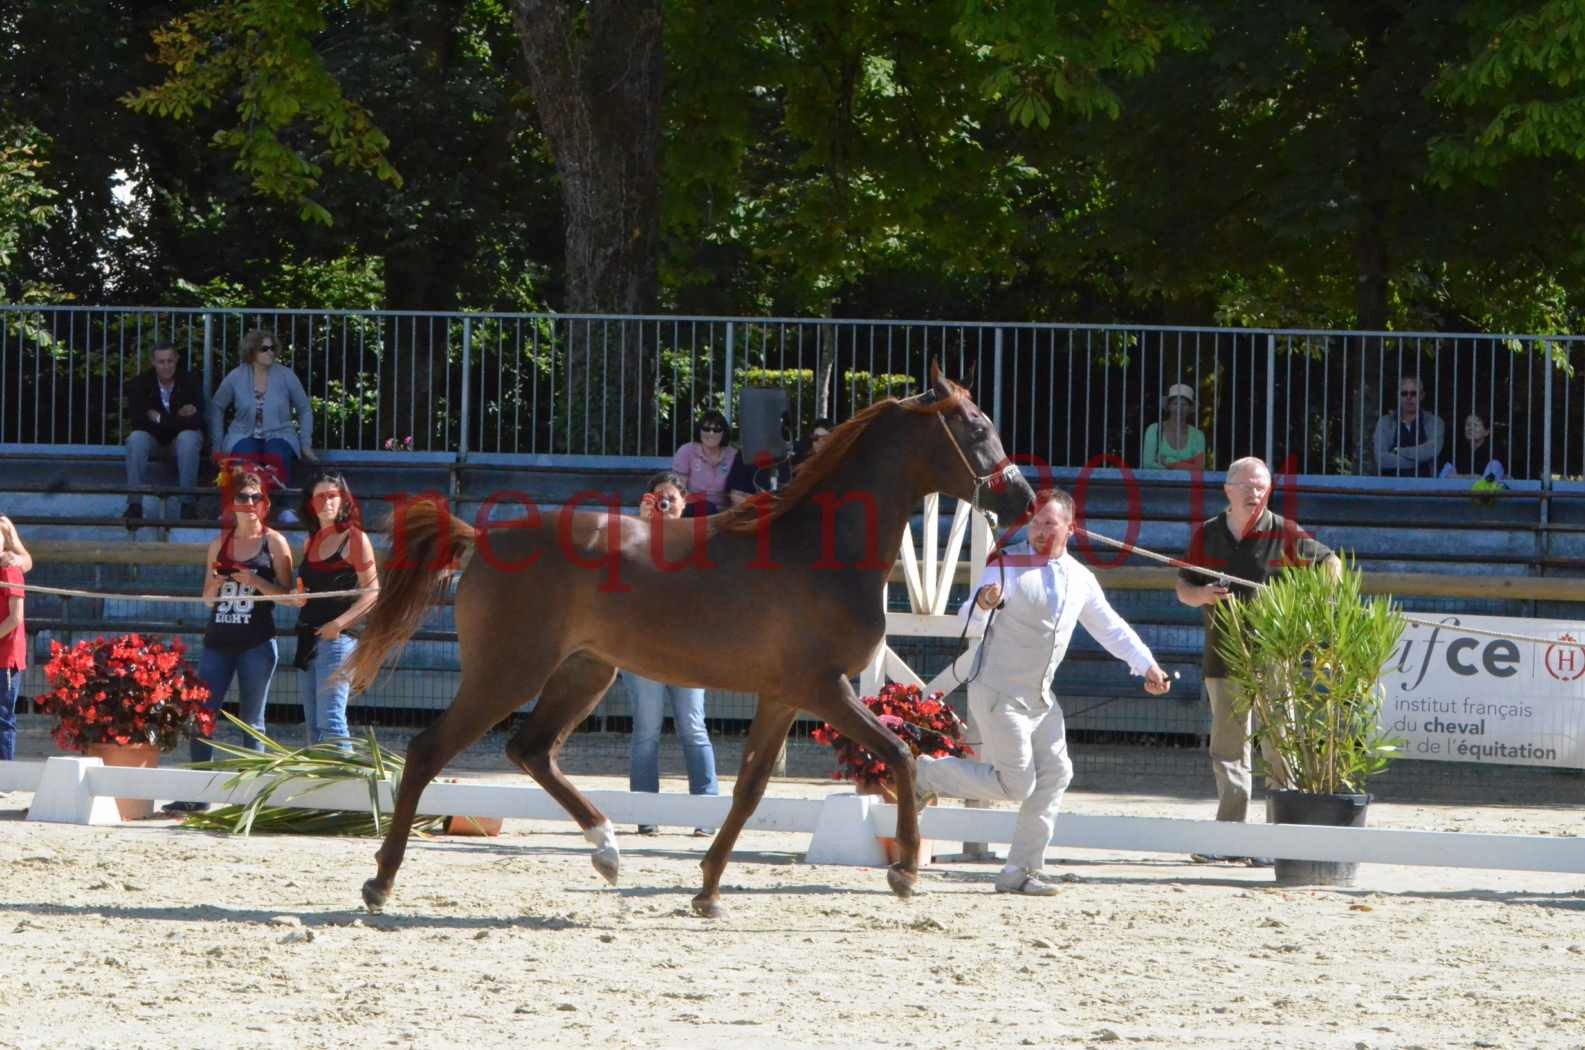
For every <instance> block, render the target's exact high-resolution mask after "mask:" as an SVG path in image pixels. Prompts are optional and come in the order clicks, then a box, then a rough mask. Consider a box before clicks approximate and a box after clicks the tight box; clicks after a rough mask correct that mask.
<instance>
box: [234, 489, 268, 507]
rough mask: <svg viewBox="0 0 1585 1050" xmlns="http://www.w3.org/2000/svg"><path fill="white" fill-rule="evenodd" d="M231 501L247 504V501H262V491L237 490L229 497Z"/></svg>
mask: <svg viewBox="0 0 1585 1050" xmlns="http://www.w3.org/2000/svg"><path fill="white" fill-rule="evenodd" d="M231 502H233V503H241V504H243V505H247V504H249V503H263V502H264V493H262V492H239V493H237V494H236V495H235V496H232V497H231Z"/></svg>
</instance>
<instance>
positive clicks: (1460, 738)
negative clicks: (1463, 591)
mask: <svg viewBox="0 0 1585 1050" xmlns="http://www.w3.org/2000/svg"><path fill="white" fill-rule="evenodd" d="M1424 618H1425V619H1428V620H1429V619H1437V620H1439V621H1440V622H1439V623H1438V624H1436V625H1435V626H1425V625H1422V624H1415V623H1412V624H1410V625H1409V627H1408V629H1407V630H1405V631H1404V633H1403V640H1402V641H1400V642H1399V643H1398V649H1397V651H1396V652H1395V653H1394V654H1393V658H1392V660H1390V661H1389V662H1388V664H1387V666H1386V668H1385V669H1384V670H1383V672H1382V684H1383V685H1384V686H1385V687H1386V690H1387V702H1386V706H1385V708H1384V709H1383V712H1382V717H1383V720H1384V721H1385V722H1386V725H1387V727H1388V728H1389V729H1390V730H1392V732H1393V733H1394V735H1396V736H1401V737H1402V738H1403V739H1404V740H1405V741H1406V745H1405V747H1404V750H1403V757H1405V758H1426V759H1434V760H1438V761H1443V762H1489V763H1494V764H1498V765H1527V766H1572V767H1575V768H1585V645H1582V643H1585V624H1580V623H1570V622H1567V621H1562V620H1521V619H1511V618H1507V617H1499V616H1455V615H1448V616H1440V617H1433V616H1424ZM1462 627H1477V628H1481V629H1483V630H1487V631H1497V632H1502V633H1508V634H1516V635H1524V636H1528V637H1532V638H1540V639H1545V642H1544V643H1536V642H1517V641H1511V640H1509V639H1506V638H1492V637H1489V636H1487V635H1483V634H1472V633H1470V632H1468V631H1463V630H1461V629H1460V628H1462Z"/></svg>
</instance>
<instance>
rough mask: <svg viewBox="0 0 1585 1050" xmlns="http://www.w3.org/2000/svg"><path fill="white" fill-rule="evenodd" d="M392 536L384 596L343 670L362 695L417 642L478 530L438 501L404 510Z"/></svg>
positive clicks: (398, 514)
mask: <svg viewBox="0 0 1585 1050" xmlns="http://www.w3.org/2000/svg"><path fill="white" fill-rule="evenodd" d="M387 530H388V531H389V532H390V535H391V556H390V558H389V559H387V560H386V563H385V571H384V572H383V573H382V574H381V580H380V596H379V597H378V598H376V599H375V602H374V605H373V607H372V608H370V610H369V618H368V621H367V623H366V624H365V625H364V628H363V637H362V638H360V639H358V647H357V648H356V649H354V650H353V652H352V656H351V658H350V659H348V661H347V664H346V667H345V668H343V670H342V673H343V674H345V675H346V676H347V678H348V680H349V681H350V682H351V683H352V688H353V691H355V692H360V693H361V692H363V690H365V689H367V688H368V687H369V686H371V685H373V684H374V680H375V679H376V678H378V677H379V675H380V666H381V665H382V664H383V663H384V662H385V657H386V655H387V654H388V653H390V651H391V650H392V649H395V648H396V647H398V646H400V645H402V644H403V643H405V642H406V641H407V640H408V639H409V638H411V637H412V636H413V632H414V631H416V630H417V629H418V625H419V624H420V623H421V622H422V621H423V619H424V614H425V613H426V612H428V611H429V607H430V606H431V605H433V604H435V601H436V600H437V599H438V598H439V596H440V591H441V586H442V581H444V580H445V579H446V577H447V575H448V574H449V573H450V572H451V571H452V569H454V568H456V567H458V566H459V565H460V564H461V563H462V560H463V559H464V558H466V557H467V556H468V555H469V554H471V553H472V552H473V545H474V531H473V527H472V526H471V525H469V524H468V523H467V522H465V521H463V520H462V519H461V518H458V517H456V516H455V515H453V514H452V513H451V512H450V511H448V510H447V509H446V503H445V500H443V499H441V498H439V497H436V498H432V499H418V500H414V501H413V502H411V503H406V504H402V505H399V506H398V507H397V508H396V509H395V511H394V512H393V513H392V514H391V521H390V524H389V525H388V526H387Z"/></svg>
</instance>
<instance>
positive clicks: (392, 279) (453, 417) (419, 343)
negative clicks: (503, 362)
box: [378, 249, 461, 452]
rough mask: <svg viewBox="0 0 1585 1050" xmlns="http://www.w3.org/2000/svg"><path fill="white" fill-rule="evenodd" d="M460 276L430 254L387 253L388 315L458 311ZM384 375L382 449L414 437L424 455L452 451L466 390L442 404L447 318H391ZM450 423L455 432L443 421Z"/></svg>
mask: <svg viewBox="0 0 1585 1050" xmlns="http://www.w3.org/2000/svg"><path fill="white" fill-rule="evenodd" d="M459 276H460V274H459V273H458V272H457V270H456V269H455V268H454V267H448V266H446V265H445V263H444V260H442V259H440V258H438V257H437V256H436V254H435V253H434V252H431V251H424V250H419V251H403V250H400V249H392V250H389V251H387V252H386V253H385V307H386V309H387V310H453V309H455V308H456V306H457V288H458V278H459ZM384 329H385V330H384V344H385V353H384V361H383V363H382V371H383V372H384V376H383V381H382V382H381V383H380V397H381V405H380V418H381V420H382V427H381V429H382V430H384V431H385V432H384V433H382V434H380V435H378V441H379V443H380V447H383V446H384V443H385V439H386V438H395V439H396V440H397V441H398V442H400V441H402V439H403V438H405V437H407V436H409V435H411V436H412V438H413V447H414V448H415V449H417V450H418V451H420V452H429V451H443V450H447V449H449V448H451V447H452V445H451V441H452V439H453V438H454V437H455V436H456V433H457V430H458V426H459V412H460V410H461V405H460V404H457V403H455V398H457V397H458V396H459V395H460V392H461V388H460V386H458V385H457V384H455V383H454V384H453V390H452V398H453V400H454V403H452V404H450V405H444V404H441V403H440V402H439V401H437V398H440V397H444V396H445V393H446V366H447V349H448V346H449V343H448V338H447V322H446V319H445V318H440V317H436V318H428V317H401V316H397V315H394V314H391V315H387V318H386V321H385V325H384ZM447 416H449V417H450V423H451V427H450V432H449V433H446V432H442V429H441V426H442V421H443V420H445V419H446V417H447Z"/></svg>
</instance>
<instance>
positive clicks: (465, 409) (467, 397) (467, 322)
mask: <svg viewBox="0 0 1585 1050" xmlns="http://www.w3.org/2000/svg"><path fill="white" fill-rule="evenodd" d="M472 375H473V316H472V315H471V314H464V315H463V317H462V407H461V408H460V409H458V411H457V419H458V422H459V423H460V424H461V428H460V436H459V437H458V439H457V462H458V463H466V462H467V461H468V423H469V421H470V418H471V413H470V412H469V405H470V403H471V402H472V399H473V391H472V386H473V384H472V382H471V377H472ZM481 443H482V442H481Z"/></svg>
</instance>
